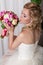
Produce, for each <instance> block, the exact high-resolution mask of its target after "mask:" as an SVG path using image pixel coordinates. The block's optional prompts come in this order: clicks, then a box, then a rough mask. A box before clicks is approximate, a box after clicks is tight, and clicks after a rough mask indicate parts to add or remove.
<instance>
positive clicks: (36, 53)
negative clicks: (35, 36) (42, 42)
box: [2, 42, 43, 65]
mask: <svg viewBox="0 0 43 65" xmlns="http://www.w3.org/2000/svg"><path fill="white" fill-rule="evenodd" d="M37 43H38V42H36V43H35V44H29V45H27V44H25V43H21V45H20V46H19V48H18V52H15V53H14V54H13V55H12V56H11V57H9V58H8V59H7V60H6V62H5V64H4V65H43V48H42V47H40V46H37ZM2 65H3V64H2Z"/></svg>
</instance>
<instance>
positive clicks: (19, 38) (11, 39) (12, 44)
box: [9, 32, 23, 50]
mask: <svg viewBox="0 0 43 65" xmlns="http://www.w3.org/2000/svg"><path fill="white" fill-rule="evenodd" d="M13 33H14V32H12V33H10V34H9V48H10V49H11V50H12V49H15V48H16V47H18V46H19V45H20V44H21V42H22V40H23V34H22V33H20V35H19V36H17V37H16V39H14V35H13Z"/></svg>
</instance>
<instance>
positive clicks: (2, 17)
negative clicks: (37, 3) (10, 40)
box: [0, 11, 19, 38]
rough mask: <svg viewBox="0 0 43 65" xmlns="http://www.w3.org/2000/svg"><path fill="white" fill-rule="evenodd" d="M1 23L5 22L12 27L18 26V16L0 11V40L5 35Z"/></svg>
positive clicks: (5, 29) (5, 30)
mask: <svg viewBox="0 0 43 65" xmlns="http://www.w3.org/2000/svg"><path fill="white" fill-rule="evenodd" d="M2 22H5V23H6V24H8V25H9V26H11V25H13V26H14V27H15V26H16V25H17V24H18V22H19V18H18V16H17V15H16V14H15V13H14V12H12V11H1V12H0V23H1V27H2V29H3V30H2V34H0V37H1V38H4V37H5V36H6V34H7V28H6V27H5V26H4V24H3V23H2Z"/></svg>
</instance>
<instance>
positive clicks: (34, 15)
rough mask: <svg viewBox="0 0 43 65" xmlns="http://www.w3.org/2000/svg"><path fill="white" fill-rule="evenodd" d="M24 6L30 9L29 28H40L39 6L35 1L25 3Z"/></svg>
mask: <svg viewBox="0 0 43 65" xmlns="http://www.w3.org/2000/svg"><path fill="white" fill-rule="evenodd" d="M24 8H26V9H29V10H30V16H31V19H32V25H31V27H30V28H33V29H39V30H40V29H41V21H42V19H41V15H42V14H41V9H40V6H39V5H37V4H35V3H27V4H25V5H24Z"/></svg>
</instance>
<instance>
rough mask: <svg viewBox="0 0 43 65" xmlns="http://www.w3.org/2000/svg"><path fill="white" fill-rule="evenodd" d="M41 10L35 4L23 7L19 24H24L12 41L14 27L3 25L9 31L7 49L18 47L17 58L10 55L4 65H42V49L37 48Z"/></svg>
mask: <svg viewBox="0 0 43 65" xmlns="http://www.w3.org/2000/svg"><path fill="white" fill-rule="evenodd" d="M41 21H42V20H41V9H40V6H39V5H36V4H35V3H27V4H25V5H24V7H23V10H22V13H21V16H20V22H21V23H23V24H25V27H23V29H22V31H21V33H20V34H19V35H18V36H17V37H16V39H15V40H14V35H13V34H14V27H11V28H10V27H9V26H8V25H7V24H5V23H3V24H4V25H5V26H6V27H7V29H8V31H9V48H10V49H11V50H13V49H16V48H17V47H18V51H19V53H18V54H17V55H18V56H17V58H15V55H12V57H10V58H9V59H8V61H6V63H5V65H43V56H42V55H43V54H42V53H43V51H42V49H43V48H42V47H40V46H38V42H39V39H40V35H41Z"/></svg>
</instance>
